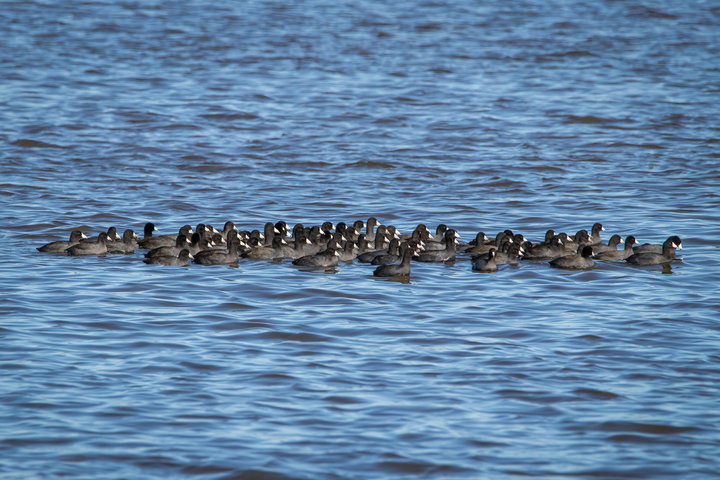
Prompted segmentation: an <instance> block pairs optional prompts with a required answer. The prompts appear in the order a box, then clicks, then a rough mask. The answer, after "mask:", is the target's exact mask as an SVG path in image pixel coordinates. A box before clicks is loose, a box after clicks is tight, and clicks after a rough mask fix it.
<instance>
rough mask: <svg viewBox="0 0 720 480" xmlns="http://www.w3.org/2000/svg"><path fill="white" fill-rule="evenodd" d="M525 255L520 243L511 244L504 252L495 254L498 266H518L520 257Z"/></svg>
mask: <svg viewBox="0 0 720 480" xmlns="http://www.w3.org/2000/svg"><path fill="white" fill-rule="evenodd" d="M523 253H525V251H524V250H523V248H522V246H521V245H520V244H519V243H510V244H508V246H507V247H506V249H505V251H503V252H497V251H496V252H495V263H496V264H497V265H517V263H518V257H519V256H520V255H522V254H523Z"/></svg>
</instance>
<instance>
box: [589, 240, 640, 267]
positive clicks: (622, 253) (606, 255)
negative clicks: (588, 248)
mask: <svg viewBox="0 0 720 480" xmlns="http://www.w3.org/2000/svg"><path fill="white" fill-rule="evenodd" d="M636 243H637V241H636V240H635V237H633V236H632V235H629V236H628V237H627V238H625V248H624V249H622V250H617V249H615V250H605V251H603V252H600V253H598V254H596V255H595V258H597V259H598V260H611V261H620V260H625V259H626V258H628V257H629V256H630V255H632V254H633V245H635V244H636ZM593 249H594V247H593Z"/></svg>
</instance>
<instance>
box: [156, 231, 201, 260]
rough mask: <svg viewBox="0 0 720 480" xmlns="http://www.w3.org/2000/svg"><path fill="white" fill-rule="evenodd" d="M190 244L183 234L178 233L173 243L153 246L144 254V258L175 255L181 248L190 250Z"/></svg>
mask: <svg viewBox="0 0 720 480" xmlns="http://www.w3.org/2000/svg"><path fill="white" fill-rule="evenodd" d="M193 235H195V234H193ZM198 237H199V236H198ZM191 245H192V244H191V243H190V241H189V240H188V238H187V237H186V236H185V235H178V236H177V238H176V239H175V245H173V246H165V247H156V248H153V249H152V250H150V251H148V252H147V253H146V254H145V258H150V257H164V256H169V255H171V256H174V257H176V256H177V255H178V254H179V253H180V251H182V250H183V249H185V248H187V249H188V250H190V247H191Z"/></svg>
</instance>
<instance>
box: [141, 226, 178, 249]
mask: <svg viewBox="0 0 720 480" xmlns="http://www.w3.org/2000/svg"><path fill="white" fill-rule="evenodd" d="M156 231H157V227H155V224H154V223H152V222H148V223H146V224H145V227H144V228H143V238H141V239H140V240H138V247H139V248H141V249H143V250H152V249H153V248H156V247H163V246H169V247H171V246H173V245H175V238H176V237H177V236H176V235H160V236H154V235H153V232H156Z"/></svg>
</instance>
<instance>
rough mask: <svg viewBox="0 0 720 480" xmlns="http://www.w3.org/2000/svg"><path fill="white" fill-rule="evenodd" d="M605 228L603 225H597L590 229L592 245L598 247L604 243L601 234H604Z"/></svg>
mask: <svg viewBox="0 0 720 480" xmlns="http://www.w3.org/2000/svg"><path fill="white" fill-rule="evenodd" d="M604 231H605V227H603V226H602V223H596V224H594V225H593V226H592V228H591V229H590V242H591V245H597V244H599V243H602V240H601V239H600V232H604Z"/></svg>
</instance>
